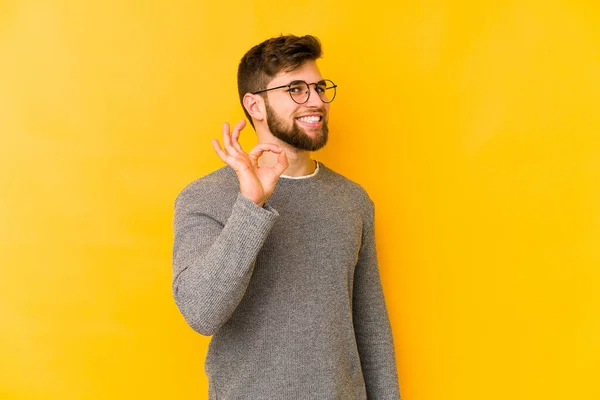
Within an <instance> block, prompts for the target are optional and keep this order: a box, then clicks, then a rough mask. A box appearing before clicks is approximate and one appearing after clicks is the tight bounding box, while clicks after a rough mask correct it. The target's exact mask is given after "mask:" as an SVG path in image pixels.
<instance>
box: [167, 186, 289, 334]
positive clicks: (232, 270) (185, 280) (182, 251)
mask: <svg viewBox="0 0 600 400" xmlns="http://www.w3.org/2000/svg"><path fill="white" fill-rule="evenodd" d="M192 198H193V197H183V198H181V199H179V200H178V201H177V202H176V204H175V218H174V230H175V239H174V246H173V296H174V298H175V302H176V304H177V306H178V308H179V310H180V312H181V314H182V315H183V317H184V318H185V320H186V321H187V323H188V324H189V325H190V326H191V327H192V328H193V329H194V330H195V331H197V332H199V333H201V334H203V335H212V334H214V333H215V332H216V331H217V330H218V329H219V328H220V327H221V326H222V325H223V324H224V323H225V322H226V321H227V320H228V319H229V318H230V317H231V315H232V314H233V312H234V310H235V309H236V307H237V306H238V304H239V302H240V301H241V299H242V297H243V296H244V293H245V292H246V289H247V287H248V283H249V282H250V278H251V276H252V271H253V269H254V262H255V259H256V256H257V254H258V252H259V251H260V249H261V247H262V245H263V243H264V241H265V239H266V237H267V235H268V234H269V231H270V230H271V227H272V226H273V224H274V222H275V220H276V218H277V216H278V213H277V212H276V211H275V210H274V209H273V208H271V207H270V206H268V205H265V207H264V208H261V207H259V206H257V205H256V204H255V203H253V202H252V201H251V200H249V199H247V198H246V197H244V196H242V195H241V194H239V195H238V197H237V199H236V201H235V203H234V204H233V208H232V210H231V215H230V216H229V218H228V219H227V221H226V222H225V223H224V224H223V222H220V221H218V220H217V219H216V217H214V215H211V213H209V212H207V211H206V210H203V209H201V208H202V207H200V206H199V205H198V203H197V202H194V201H192V200H191V199H192Z"/></svg>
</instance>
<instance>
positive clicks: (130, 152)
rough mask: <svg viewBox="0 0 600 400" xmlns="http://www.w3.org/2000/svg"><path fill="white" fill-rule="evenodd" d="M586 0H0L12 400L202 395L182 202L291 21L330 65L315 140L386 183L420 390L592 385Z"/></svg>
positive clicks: (592, 27)
mask: <svg viewBox="0 0 600 400" xmlns="http://www.w3.org/2000/svg"><path fill="white" fill-rule="evenodd" d="M591 4H593V2H584V1H571V0H570V1H566V0H564V1H561V0H546V1H528V0H521V1H508V0H507V1H502V2H480V1H474V0H473V1H467V0H457V1H453V2H449V1H444V0H428V1H411V2H404V3H401V4H397V3H394V2H387V1H386V2H383V1H382V2H377V1H371V2H366V3H365V2H362V1H341V0H340V1H323V0H321V1H316V0H304V1H300V0H297V1H291V2H282V1H241V0H240V1H229V2H226V3H222V2H213V1H206V0H205V1H183V0H175V1H122V0H105V1H102V2H91V1H81V2H76V1H67V0H54V1H33V0H18V1H17V0H0V132H1V144H0V177H1V181H0V183H1V186H0V188H1V193H0V195H1V196H0V245H1V250H2V252H1V254H0V257H1V261H0V263H1V266H2V268H1V270H0V271H1V272H0V274H1V275H0V323H1V326H0V398H2V399H7V400H8V399H57V400H58V399H60V400H63V399H120V398H123V399H175V398H181V399H183V398H198V399H202V398H206V392H207V386H206V384H207V382H206V377H205V376H204V370H203V364H204V356H205V352H206V349H207V344H208V339H207V338H204V337H202V336H200V335H198V334H196V333H194V332H193V331H192V330H191V329H190V328H188V327H187V326H186V325H185V323H184V321H183V319H182V318H181V316H180V315H179V313H178V311H177V309H176V307H175V305H174V302H173V300H172V297H171V244H172V208H173V201H174V199H175V196H176V195H177V193H178V192H179V190H180V189H181V188H182V187H183V186H184V185H185V184H187V183H188V182H190V181H191V180H193V179H195V178H197V177H199V176H201V175H204V174H206V173H208V172H210V171H211V170H213V169H215V168H218V167H220V166H221V162H220V160H219V159H218V158H217V157H216V156H215V155H214V154H213V151H212V148H211V145H210V139H211V138H213V137H218V135H219V132H220V128H221V124H222V122H223V121H230V122H235V121H237V120H239V119H240V118H242V117H243V113H242V110H241V108H240V106H239V104H238V99H237V95H236V78H235V73H236V69H237V63H238V61H239V59H240V57H241V56H242V55H243V53H244V52H245V51H246V50H248V49H249V48H250V47H251V46H253V45H254V44H257V43H258V42H260V41H262V40H264V39H266V38H268V37H271V36H275V35H278V34H280V33H284V34H286V33H295V34H306V33H312V34H314V35H317V36H318V37H320V39H321V40H322V42H323V45H324V51H325V58H324V59H323V60H322V61H321V62H320V65H321V70H322V72H323V75H324V76H325V77H327V78H330V79H332V80H334V81H335V82H336V83H337V84H338V85H339V91H338V97H337V98H336V100H335V102H334V103H333V104H332V109H331V132H332V135H331V141H330V144H329V145H328V147H327V148H326V149H325V150H323V151H321V152H320V153H317V154H316V155H315V157H316V158H317V159H319V160H321V161H322V162H324V163H325V164H327V165H328V166H329V167H331V168H333V169H335V170H337V171H339V172H341V173H343V174H345V175H346V176H348V177H350V178H351V179H353V180H355V181H357V182H359V183H361V184H362V185H363V186H364V187H365V188H366V189H367V190H368V191H369V193H370V194H371V197H372V198H373V199H374V201H375V204H376V210H377V214H376V218H377V239H378V247H379V255H380V262H381V267H380V268H381V275H382V279H383V283H384V290H385V294H386V298H387V304H388V308H389V312H390V318H391V321H392V325H393V330H394V337H395V343H396V351H397V357H398V367H399V372H400V383H401V388H402V392H403V395H404V398H405V400H496V399H497V400H500V399H502V400H505V399H520V400H531V399H544V400H550V399H556V400H558V399H561V400H562V399H578V400H591V399H598V398H600V386H598V384H597V374H598V368H599V366H600V312H599V310H600V294H599V290H598V287H599V284H600V271H599V269H598V267H599V266H600V112H598V106H599V104H600V72H599V71H600V9H599V8H598V6H595V5H591ZM244 135H245V136H244V138H243V143H244V144H245V145H246V147H247V148H249V146H251V145H252V143H253V142H254V138H253V132H252V131H251V130H250V129H247V130H245V131H244Z"/></svg>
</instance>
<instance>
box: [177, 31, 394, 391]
mask: <svg viewBox="0 0 600 400" xmlns="http://www.w3.org/2000/svg"><path fill="white" fill-rule="evenodd" d="M320 57H321V45H320V43H319V41H318V39H317V38H315V37H313V36H302V37H296V36H281V37H277V38H272V39H269V40H266V41H265V42H263V43H261V44H259V45H257V46H255V47H253V48H252V49H251V50H250V51H249V52H248V53H246V55H245V56H244V57H243V58H242V60H241V62H240V65H239V69H238V88H239V94H240V100H241V103H242V105H243V107H244V111H245V113H246V116H247V117H248V119H249V120H250V121H251V123H252V125H253V127H254V129H255V130H256V134H257V136H258V144H257V145H256V146H255V147H254V148H253V149H252V150H251V151H250V152H248V153H246V152H245V151H244V150H243V149H242V147H241V146H240V144H239V142H238V138H239V136H240V131H241V130H242V129H243V128H244V125H245V122H244V121H243V120H242V121H240V122H239V123H238V124H237V125H236V126H235V127H234V128H233V130H232V131H231V132H230V128H229V126H228V125H227V124H224V127H223V146H224V148H221V145H220V144H219V142H218V141H216V140H213V147H214V149H215V151H216V153H217V155H218V156H219V157H220V158H221V160H223V161H224V162H225V163H226V164H227V166H225V167H223V168H221V169H219V170H217V171H215V172H213V173H211V174H209V175H207V176H205V177H203V178H200V179H198V180H196V181H194V182H192V183H191V184H190V185H188V186H187V187H186V188H185V189H184V190H183V191H182V192H181V193H180V195H179V197H178V198H177V201H176V204H175V243H174V251H173V294H174V297H175V301H176V303H177V305H178V307H179V309H180V311H181V313H182V314H183V316H184V317H185V319H186V321H187V322H188V323H189V325H190V326H191V327H192V328H193V329H194V330H196V331H198V332H200V333H201V334H203V335H212V336H213V337H212V340H211V342H210V346H209V350H208V355H207V358H206V365H205V368H206V373H207V375H208V377H209V398H210V399H218V400H229V399H252V400H258V399H269V400H272V399H276V400H280V399H281V400H286V399H294V400H300V399H311V400H312V399H319V400H321V399H332V400H354V399H356V400H358V399H360V400H364V399H367V398H368V399H370V400H371V399H372V400H387V399H393V400H398V399H399V398H400V394H399V389H398V377H397V372H396V365H395V357H394V346H393V340H392V334H391V330H390V324H389V320H388V315H387V311H386V306H385V302H384V297H383V292H382V288H381V282H380V278H379V270H378V265H377V255H376V251H375V240H374V229H373V203H372V201H371V200H370V199H369V197H368V195H367V194H366V193H365V191H364V190H363V189H362V188H361V187H360V186H359V185H357V184H355V183H353V182H351V181H349V180H348V179H346V178H344V177H343V176H341V175H339V174H337V173H335V172H333V171H332V170H330V169H329V168H327V167H326V166H325V165H323V164H322V163H318V162H316V161H313V160H311V158H310V151H314V150H318V149H319V148H321V147H323V146H324V145H325V143H326V142H327V134H328V128H327V121H328V118H329V107H330V103H331V101H332V100H333V99H334V98H335V95H336V85H335V84H334V83H333V82H332V81H330V80H327V79H323V77H322V76H321V73H320V72H319V69H318V68H317V65H316V60H317V59H318V58H320Z"/></svg>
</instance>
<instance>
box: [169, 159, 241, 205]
mask: <svg viewBox="0 0 600 400" xmlns="http://www.w3.org/2000/svg"><path fill="white" fill-rule="evenodd" d="M238 192H239V182H238V180H237V177H236V175H235V172H234V171H233V169H231V168H230V167H228V166H225V167H222V168H219V169H217V170H216V171H213V172H211V173H210V174H208V175H205V176H203V177H201V178H198V179H196V180H194V181H192V182H190V183H189V184H188V185H186V186H185V187H184V188H183V189H182V190H181V192H180V193H179V194H178V196H177V198H176V200H175V205H176V206H177V205H181V204H189V203H195V204H199V203H200V204H201V203H212V204H218V203H220V202H228V201H227V200H232V199H233V200H235V198H236V196H237V193H238Z"/></svg>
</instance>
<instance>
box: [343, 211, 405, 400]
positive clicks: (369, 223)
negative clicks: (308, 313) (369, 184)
mask: <svg viewBox="0 0 600 400" xmlns="http://www.w3.org/2000/svg"><path fill="white" fill-rule="evenodd" d="M373 217H374V209H373V203H372V202H371V201H369V211H368V215H366V216H365V218H364V221H363V237H362V245H361V249H360V253H359V258H358V264H357V266H356V270H355V275H354V290H353V303H352V304H353V319H354V331H355V335H356V342H357V345H358V352H359V355H360V362H361V367H362V371H363V376H364V379H365V385H366V388H367V397H368V399H369V400H398V399H400V389H399V385H398V373H397V371H396V359H395V353H394V343H393V338H392V331H391V326H390V322H389V318H388V313H387V309H386V305H385V300H384V296H383V289H382V286H381V280H380V277H379V268H378V263H377V251H376V247H375V233H374V223H373V222H374V221H373Z"/></svg>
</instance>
